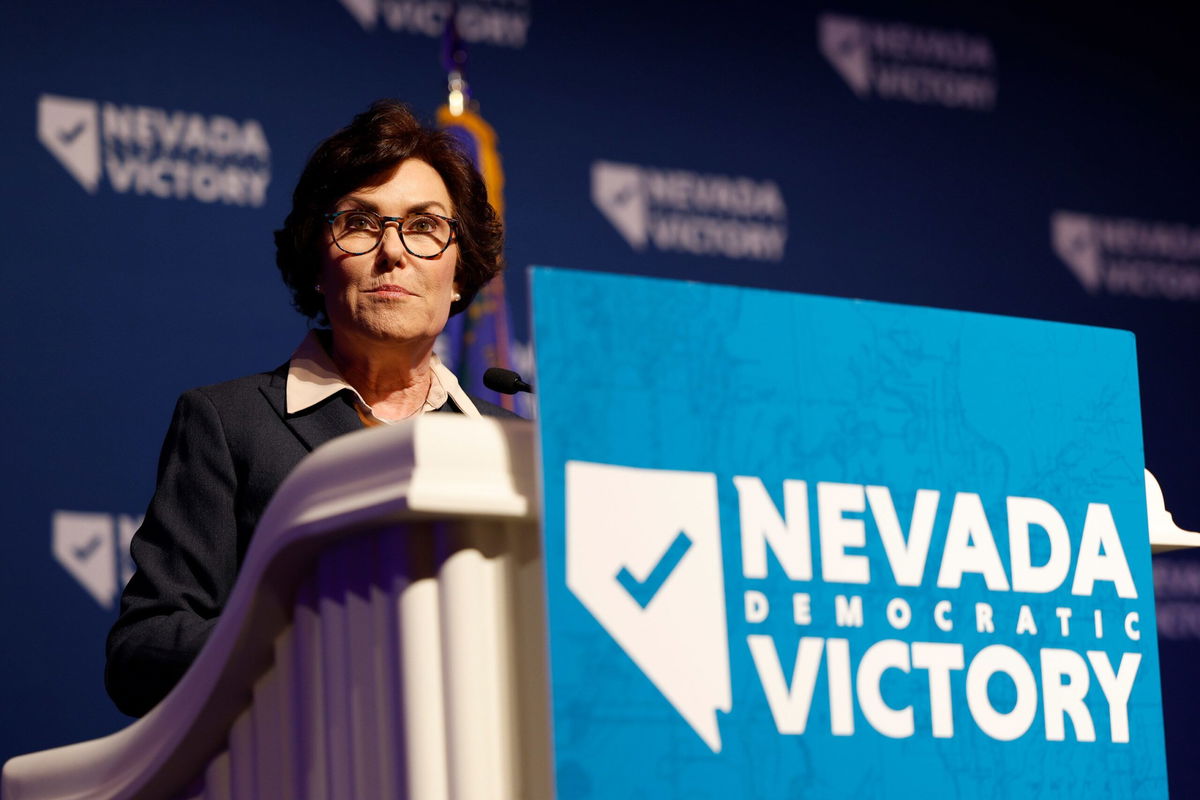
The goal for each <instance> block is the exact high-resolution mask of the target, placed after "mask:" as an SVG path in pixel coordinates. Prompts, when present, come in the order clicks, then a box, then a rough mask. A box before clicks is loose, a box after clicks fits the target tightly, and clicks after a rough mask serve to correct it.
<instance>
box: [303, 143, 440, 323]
mask: <svg viewBox="0 0 1200 800" xmlns="http://www.w3.org/2000/svg"><path fill="white" fill-rule="evenodd" d="M350 209H358V210H367V211H374V212H375V213H376V214H379V215H380V216H385V217H404V216H407V215H409V214H413V213H416V212H421V211H428V212H430V213H433V214H440V215H441V216H443V217H453V216H454V209H453V207H452V206H451V203H450V193H449V192H448V191H447V189H446V184H445V183H444V182H443V181H442V178H441V176H440V175H438V173H437V170H435V169H434V168H433V167H431V166H430V165H429V164H427V163H425V162H424V161H418V160H416V159H411V158H410V159H408V160H407V161H402V162H400V165H399V166H397V167H396V169H395V171H394V172H393V173H392V174H391V175H390V176H389V177H388V178H387V180H385V181H384V182H383V183H381V184H380V185H378V186H373V187H370V188H365V189H359V190H357V191H354V192H351V193H350V194H348V195H346V196H345V197H343V198H342V199H341V200H340V201H339V202H338V204H337V206H336V207H335V208H333V209H332V210H333V211H346V210H350ZM457 263H458V245H457V244H451V245H450V246H449V247H448V248H446V250H445V251H444V252H443V253H442V254H441V255H440V256H437V257H436V258H432V259H425V258H417V257H416V256H413V255H412V254H411V253H409V252H408V251H407V250H405V249H404V245H403V244H402V243H401V241H400V233H399V230H398V229H397V226H395V225H391V224H389V225H387V227H386V228H385V230H384V234H383V241H382V242H380V243H379V246H378V247H376V248H375V249H374V250H372V251H371V252H369V253H364V254H363V255H360V256H353V255H350V254H349V253H344V252H342V251H341V250H340V249H338V246H337V245H336V244H334V242H333V238H332V236H331V235H330V234H329V233H328V228H326V235H325V249H324V251H323V258H322V263H321V269H320V272H319V274H318V280H319V283H320V286H321V291H322V292H323V293H324V295H325V311H326V313H327V314H328V315H329V324H330V327H331V328H332V329H333V333H334V337H335V339H336V338H339V337H341V339H342V340H343V341H346V340H347V339H349V340H358V341H362V340H373V341H376V342H378V341H390V342H409V343H415V344H422V343H429V344H432V342H433V340H434V339H436V338H437V335H438V334H439V333H441V332H442V328H444V327H445V326H446V320H447V318H448V317H449V316H450V302H451V297H452V295H453V294H454V292H455V286H454V270H455V266H456V265H457Z"/></svg>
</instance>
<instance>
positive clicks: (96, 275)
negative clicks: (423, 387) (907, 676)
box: [0, 0, 1200, 794]
mask: <svg viewBox="0 0 1200 800" xmlns="http://www.w3.org/2000/svg"><path fill="white" fill-rule="evenodd" d="M445 7H446V4H445V3H442V2H438V0H297V2H292V3H287V4H284V3H271V2H246V3H242V2H237V3H235V2H230V1H228V0H226V1H223V2H208V3H198V2H188V1H187V0H184V1H183V2H177V3H171V4H155V5H151V6H147V5H146V4H144V3H135V2H122V1H121V0H117V1H116V2H110V3H104V4H91V3H81V2H67V3H65V4H60V5H58V6H56V7H55V8H54V10H53V12H49V11H47V10H45V9H44V8H41V7H38V6H36V5H34V4H26V5H23V6H18V7H15V8H11V9H6V11H5V14H4V17H5V20H4V23H5V24H4V26H3V31H2V32H0V42H2V43H3V47H0V66H2V67H3V74H4V75H5V76H6V77H5V79H4V80H3V81H0V102H3V104H4V107H5V108H7V109H8V120H9V122H8V124H6V125H5V126H4V127H3V130H2V131H0V137H2V138H3V147H0V167H2V168H3V174H4V175H5V176H6V177H7V178H8V186H9V189H8V191H6V192H4V193H3V197H2V198H0V212H2V214H3V216H2V218H3V219H4V220H5V221H6V222H7V223H8V227H7V229H6V233H7V236H6V239H5V247H4V252H5V255H4V257H3V263H4V267H3V278H4V286H5V287H6V289H7V290H8V292H9V297H10V300H9V303H8V307H7V309H8V316H9V319H8V320H7V321H8V325H9V333H8V334H7V335H6V336H5V337H4V339H3V344H2V345H0V347H2V348H3V349H2V350H0V357H2V361H0V363H3V364H4V367H5V372H6V381H5V387H6V389H7V391H5V392H4V394H3V397H2V398H0V403H2V404H3V406H4V413H3V419H5V420H6V423H5V426H4V432H5V438H6V444H7V446H6V447H5V448H4V451H3V456H2V458H3V465H4V468H5V470H4V475H5V479H6V480H5V482H4V488H3V490H2V491H3V492H4V500H5V503H4V506H3V508H4V509H5V514H6V517H7V526H6V527H7V535H6V536H5V537H4V545H3V546H4V557H3V558H2V559H0V592H3V597H4V599H5V601H6V603H5V606H6V608H7V609H8V613H7V614H6V616H5V618H4V625H5V627H4V630H5V633H6V635H7V644H6V647H5V648H4V649H3V651H2V652H0V672H2V674H3V675H5V676H6V677H7V680H6V681H5V682H4V688H3V689H2V690H0V691H2V692H3V696H0V704H2V705H0V707H3V708H4V709H5V714H6V716H5V719H6V720H7V722H8V724H7V725H5V726H4V729H3V731H2V732H0V758H6V757H8V756H11V755H13V754H16V753H19V752H24V751H29V750H34V749H40V748H45V747H49V746H53V745H57V744H62V743H65V742H68V741H73V740H78V739H82V738H87V737H92V736H97V735H100V734H103V733H107V732H109V731H111V730H113V729H115V728H116V727H118V726H120V725H122V724H123V723H124V722H125V720H124V718H123V717H121V716H120V715H119V714H117V712H115V711H114V710H112V708H111V707H110V705H109V702H108V700H107V698H106V697H105V696H104V692H103V689H102V686H101V677H100V676H101V669H102V664H103V655H102V653H103V640H104V636H105V633H106V631H107V628H108V625H109V624H110V623H111V620H112V618H113V614H114V610H113V607H112V602H113V597H114V594H115V591H116V587H117V586H118V584H119V582H120V580H121V578H122V575H123V573H122V570H123V565H122V560H121V558H120V557H119V552H120V549H121V545H122V542H123V540H124V537H125V536H126V535H127V533H128V531H129V530H130V529H131V528H132V527H133V524H134V523H135V522H136V518H137V517H138V515H140V513H141V512H142V510H143V509H144V507H145V504H146V501H147V500H148V498H149V495H150V492H151V489H152V486H153V477H154V465H155V460H156V458H157V454H158V448H159V446H160V443H161V437H162V435H163V433H164V432H165V429H166V424H167V422H168V419H169V414H170V410H171V408H172V406H173V401H174V398H175V397H176V396H177V395H178V394H179V393H180V392H181V391H183V390H184V389H186V388H189V387H191V386H195V385H200V384H204V383H210V382H214V381H218V380H223V379H227V378H230V377H233V376H236V375H240V374H245V373H248V372H252V371H258V370H263V369H269V368H271V367H273V366H275V365H277V364H279V363H280V362H282V361H283V360H284V359H285V358H286V357H287V355H288V354H289V353H290V351H291V349H292V347H293V346H294V345H295V343H296V342H297V341H298V340H299V339H300V337H301V336H302V334H303V331H304V321H303V319H302V318H300V317H299V316H298V315H297V314H296V313H295V312H293V311H292V310H291V309H290V307H289V302H288V296H287V293H286V291H285V290H284V287H283V286H282V283H281V282H280V281H279V279H278V276H277V273H276V270H275V268H274V266H273V247H272V239H271V232H272V230H274V229H275V228H277V227H278V226H279V225H280V224H281V223H282V219H283V217H284V215H285V213H286V210H287V208H288V207H289V195H290V191H291V188H292V185H293V184H294V181H295V179H296V177H297V175H298V173H299V170H300V169H301V167H302V165H303V163H304V161H305V159H306V157H307V155H308V154H309V152H310V151H311V149H312V148H313V147H314V145H315V144H316V142H317V141H319V140H320V139H321V138H322V137H324V136H326V135H328V134H329V133H330V132H331V131H333V130H334V129H335V128H337V127H339V126H341V125H343V124H345V123H346V122H347V121H348V120H349V118H350V116H351V115H352V114H354V113H355V112H357V111H360V110H362V109H363V108H364V107H365V106H366V105H367V104H368V103H369V102H370V101H371V100H373V99H375V98H377V97H380V96H397V97H401V98H402V99H405V100H406V101H408V102H409V103H411V104H412V105H413V107H414V108H415V109H416V110H417V111H418V112H419V113H422V114H424V115H425V116H426V117H427V118H429V119H432V117H433V113H434V110H435V109H436V108H437V106H438V105H440V104H441V103H442V102H443V101H444V93H445V89H444V84H445V75H444V73H443V71H442V67H441V65H440V62H439V57H438V54H439V41H438V38H437V37H438V33H439V29H440V20H441V19H442V18H443V17H444V12H445ZM462 7H463V20H462V21H463V35H464V38H465V39H467V40H468V43H469V45H470V54H471V62H470V69H469V74H468V77H469V79H470V81H471V87H472V89H473V91H474V94H475V96H476V97H477V98H478V99H479V100H480V101H481V104H482V105H481V110H482V112H483V114H484V116H485V117H486V118H487V119H488V121H489V122H490V123H491V124H492V125H493V126H494V127H495V129H496V131H497V133H498V135H499V137H500V141H499V145H500V152H501V154H502V156H503V159H504V168H505V173H506V188H505V192H506V217H507V222H508V233H509V239H508V242H509V244H508V248H507V256H508V260H509V263H510V264H511V265H513V267H514V269H513V270H512V273H511V275H510V277H509V283H508V291H509V299H510V302H511V305H512V308H513V315H514V329H515V335H516V338H517V340H518V341H519V342H525V341H527V340H528V325H527V322H526V320H525V315H526V310H525V307H526V301H525V295H526V285H525V279H524V276H523V274H522V271H523V268H524V267H525V266H526V265H528V264H531V263H550V264H560V265H564V266H571V267H575V268H578V269H585V270H587V269H604V270H609V271H614V270H615V271H623V272H629V273H638V274H644V275H651V276H664V277H679V278H690V279H696V280H702V281H710V282H717V283H732V284H739V285H746V286H756V287H764V288H778V289H786V290H794V291H803V292H809V293H814V294H830V295H839V296H851V297H864V298H869V299H875V300H886V301H893V302H902V303H915V304H922V305H933V306H943V307H948V308H959V309H968V310H976V311H987V312H995V313H1003V314H1010V315H1019V316H1027V317H1035V318H1042V319H1053V320H1061V321H1068V322H1080V323H1087V324H1094V325H1105V326H1111V327H1116V328H1124V329H1128V330H1132V331H1133V332H1134V333H1135V334H1136V336H1137V349H1138V356H1139V363H1140V377H1141V400H1142V408H1143V414H1144V417H1143V420H1144V422H1143V428H1144V440H1145V450H1146V461H1147V464H1148V465H1149V466H1150V468H1151V469H1152V470H1154V471H1155V472H1156V474H1157V475H1158V476H1159V478H1160V480H1161V482H1162V484H1163V487H1164V490H1165V492H1166V497H1167V503H1168V507H1169V508H1170V509H1171V510H1172V511H1173V512H1174V513H1175V516H1176V519H1177V521H1178V522H1179V523H1180V524H1182V525H1183V526H1184V527H1187V528H1191V529H1196V528H1200V493H1197V492H1195V491H1194V489H1193V481H1194V478H1193V474H1194V470H1193V469H1192V462H1193V453H1195V452H1197V449H1198V445H1200V430H1197V427H1196V426H1195V425H1193V424H1191V423H1189V420H1190V419H1191V407H1192V405H1193V403H1194V401H1193V397H1194V396H1195V392H1196V389H1197V380H1196V378H1195V375H1196V374H1197V367H1198V364H1197V362H1198V360H1200V356H1198V355H1197V348H1196V347H1195V344H1196V342H1197V339H1198V338H1200V318H1198V315H1197V313H1196V311H1197V305H1196V304H1197V300H1198V299H1200V201H1197V199H1196V195H1195V192H1194V187H1195V186H1196V185H1197V183H1198V181H1197V179H1198V178H1200V175H1198V172H1200V165H1198V164H1197V161H1196V159H1195V157H1194V142H1195V141H1196V139H1197V134H1198V133H1200V120H1198V119H1197V117H1196V114H1195V105H1194V96H1195V92H1196V88H1197V85H1198V83H1200V80H1198V79H1200V67H1198V66H1197V65H1196V64H1195V62H1194V59H1192V58H1191V55H1190V54H1191V50H1192V46H1191V43H1190V40H1189V36H1190V33H1189V31H1192V30H1194V29H1195V26H1194V24H1193V23H1194V20H1192V19H1190V18H1187V17H1182V16H1180V13H1179V12H1175V11H1167V10H1166V9H1167V6H1166V5H1165V4H1164V5H1163V6H1162V7H1161V8H1160V7H1156V6H1153V5H1150V6H1146V5H1141V6H1138V10H1133V9H1132V8H1127V9H1123V10H1121V11H1112V12H1109V11H1103V10H1099V9H1096V8H1093V7H1091V6H1088V5H1084V4H1074V3H1052V4H1049V7H1046V6H1045V5H1044V4H1043V5H1038V6H1036V7H1031V9H1035V10H1029V11H995V10H981V9H974V8H965V7H960V6H957V5H951V4H943V3H938V2H932V1H931V2H928V3H912V4H905V5H896V4H885V3H875V2H844V3H834V4H808V3H783V2H762V3H759V4H757V5H752V6H738V7H734V8H731V7H721V6H713V7H709V6H697V5H696V4H692V3H686V4H685V3H678V4H674V3H662V4H653V5H652V4H643V3H633V2H630V1H629V0H610V2H607V3H604V4H589V5H588V6H586V7H581V6H579V5H578V4H565V3H546V4H539V3H535V2H533V1H532V0H475V2H464V3H462ZM520 352H521V351H520V349H518V353H520ZM1155 580H1156V589H1157V592H1158V597H1159V634H1160V640H1161V652H1162V677H1163V690H1164V694H1165V696H1166V703H1165V709H1164V714H1165V723H1166V733H1167V747H1168V755H1169V762H1168V766H1169V772H1170V779H1171V786H1172V790H1173V792H1178V793H1181V794H1185V793H1187V792H1188V791H1189V790H1190V791H1192V792H1193V793H1194V792H1196V791H1200V765H1198V764H1197V763H1196V761H1195V759H1192V758H1190V742H1191V741H1192V740H1193V739H1194V737H1195V735H1196V730H1195V726H1194V723H1193V722H1192V719H1193V718H1194V716H1195V709H1196V706H1197V703H1198V702H1200V693H1197V692H1196V691H1195V690H1194V689H1193V688H1192V687H1193V683H1192V679H1191V671H1192V670H1191V664H1192V663H1194V661H1195V659H1196V658H1197V656H1200V645H1198V639H1200V569H1198V568H1197V567H1196V566H1195V564H1194V562H1193V560H1191V559H1190V558H1188V557H1186V556H1185V557H1180V556H1171V557H1167V558H1166V560H1162V559H1159V560H1157V561H1156V572H1155Z"/></svg>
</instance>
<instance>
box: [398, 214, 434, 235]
mask: <svg viewBox="0 0 1200 800" xmlns="http://www.w3.org/2000/svg"><path fill="white" fill-rule="evenodd" d="M404 230H405V232H406V233H432V232H433V231H435V230H437V220H436V219H434V218H433V217H413V218H412V219H410V220H408V221H407V222H405V223H404Z"/></svg>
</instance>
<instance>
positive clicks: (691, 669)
mask: <svg viewBox="0 0 1200 800" xmlns="http://www.w3.org/2000/svg"><path fill="white" fill-rule="evenodd" d="M532 293H533V310H534V335H535V343H536V352H537V375H538V381H539V385H538V403H539V417H540V420H541V422H540V425H541V449H542V458H543V472H544V475H543V477H544V495H545V496H544V509H543V511H544V531H545V556H546V569H547V581H548V600H549V617H550V651H551V668H552V694H553V714H554V719H553V721H554V734H555V769H556V785H557V788H558V796H559V797H564V798H565V797H645V798H659V797H678V798H685V797H686V798H718V797H719V798H756V799H757V800H767V799H769V798H795V797H809V796H811V797H822V798H850V797H855V798H863V797H878V798H885V797H886V798H908V797H922V798H924V797H1036V796H1053V797H1055V798H1075V797H1078V798H1088V800H1092V798H1095V797H1097V796H1103V797H1122V798H1125V797H1129V798H1133V797H1137V798H1143V797H1144V798H1161V797H1166V793H1167V783H1166V765H1165V758H1164V742H1163V732H1162V700H1161V691H1160V686H1159V677H1158V673H1159V670H1158V655H1157V641H1156V638H1155V625H1154V597H1153V583H1152V578H1151V570H1150V551H1149V544H1148V535H1147V523H1146V505H1145V494H1144V482H1143V472H1142V470H1143V457H1142V442H1141V421H1140V411H1139V400H1138V383H1137V363H1136V353H1135V343H1134V340H1133V336H1132V335H1131V334H1129V333H1126V332H1122V331H1115V330H1107V329H1098V328H1088V327H1083V326H1077V325H1066V324H1060V323H1051V322H1038V321H1032V320H1024V319H1013V318H1005V317H997V316H990V315H982V314H974V313H965V312H955V311H946V310H937V309H928V308H916V307H906V306H896V305H887V304H881V303H872V302H863V301H855V300H844V299H833V298H823V297H811V296H804V295H796V294H784V293H777V292H767V291H760V290H751V289H737V288H732V287H721V286H711V285H703V284H695V283H681V282H673V281H664V280H657V279H651V278H636V277H627V276H623V277H618V276H613V275H605V274H599V273H585V272H574V271H567V270H557V269H545V268H537V269H535V270H534V271H533V282H532Z"/></svg>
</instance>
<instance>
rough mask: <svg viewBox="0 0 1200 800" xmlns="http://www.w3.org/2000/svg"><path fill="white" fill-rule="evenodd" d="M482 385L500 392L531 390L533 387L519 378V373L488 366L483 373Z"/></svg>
mask: <svg viewBox="0 0 1200 800" xmlns="http://www.w3.org/2000/svg"><path fill="white" fill-rule="evenodd" d="M483 385H484V386H486V387H487V388H489V389H491V390H492V391H493V392H500V393H501V394H516V393H517V392H533V387H532V386H530V385H529V384H528V383H526V382H525V381H523V380H521V376H520V375H518V374H517V373H515V372H513V371H512V370H511V369H504V368H503V367H488V368H487V370H485V371H484V373H483Z"/></svg>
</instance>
